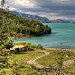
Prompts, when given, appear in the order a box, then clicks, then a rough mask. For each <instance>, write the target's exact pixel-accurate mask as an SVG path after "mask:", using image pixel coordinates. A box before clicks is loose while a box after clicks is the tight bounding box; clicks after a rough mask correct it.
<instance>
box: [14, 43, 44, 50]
mask: <svg viewBox="0 0 75 75" xmlns="http://www.w3.org/2000/svg"><path fill="white" fill-rule="evenodd" d="M18 45H21V46H23V47H24V46H28V48H36V49H43V46H42V45H40V44H37V45H32V44H31V43H30V42H20V43H14V46H17V47H18Z"/></svg>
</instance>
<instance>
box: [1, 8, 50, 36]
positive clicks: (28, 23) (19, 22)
mask: <svg viewBox="0 0 75 75" xmlns="http://www.w3.org/2000/svg"><path fill="white" fill-rule="evenodd" d="M0 33H4V34H7V35H9V36H12V37H13V36H17V35H18V34H19V33H20V35H22V34H24V35H35V36H39V35H43V34H50V33H51V28H50V27H48V25H45V26H44V25H43V24H42V23H41V22H38V21H35V20H28V19H24V18H20V17H19V16H16V15H13V14H12V13H10V12H7V11H5V10H4V9H0Z"/></svg>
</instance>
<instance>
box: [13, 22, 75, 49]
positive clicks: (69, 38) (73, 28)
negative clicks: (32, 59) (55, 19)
mask: <svg viewBox="0 0 75 75" xmlns="http://www.w3.org/2000/svg"><path fill="white" fill-rule="evenodd" d="M46 24H47V25H48V26H50V27H51V28H52V34H48V35H43V36H40V37H31V38H18V39H16V40H15V39H14V40H13V41H14V42H16V43H18V42H31V43H32V44H41V45H43V46H44V47H48V48H61V47H62V48H69V49H71V48H72V49H75V24H71V23H44V25H46Z"/></svg>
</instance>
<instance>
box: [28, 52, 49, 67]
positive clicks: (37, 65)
mask: <svg viewBox="0 0 75 75" xmlns="http://www.w3.org/2000/svg"><path fill="white" fill-rule="evenodd" d="M41 52H44V53H45V54H43V55H40V56H37V57H35V58H34V59H31V60H29V61H28V62H27V63H28V64H30V65H34V66H35V67H37V68H44V67H46V68H47V66H44V65H40V64H38V63H37V62H36V60H37V59H39V58H41V57H44V56H46V55H49V54H50V53H49V52H47V51H41Z"/></svg>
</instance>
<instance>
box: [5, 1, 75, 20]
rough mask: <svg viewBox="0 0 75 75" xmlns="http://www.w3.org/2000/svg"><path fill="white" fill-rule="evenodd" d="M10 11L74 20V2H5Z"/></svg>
mask: <svg viewBox="0 0 75 75" xmlns="http://www.w3.org/2000/svg"><path fill="white" fill-rule="evenodd" d="M6 5H9V6H10V7H11V10H16V11H21V12H23V13H29V12H30V13H31V14H38V15H41V16H43V17H47V18H49V19H51V18H52V19H54V17H55V19H59V18H61V19H64V18H65V19H75V0H6Z"/></svg>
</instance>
